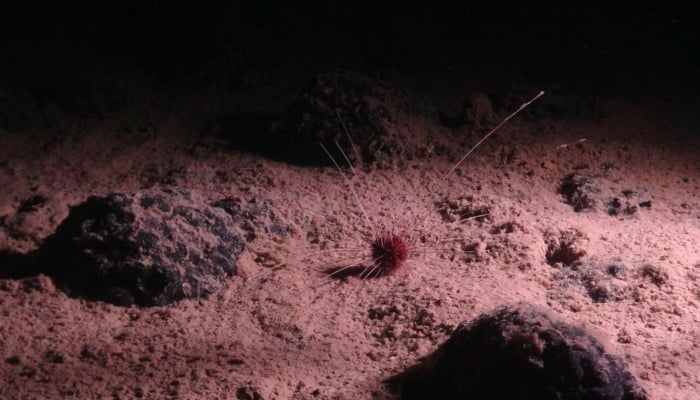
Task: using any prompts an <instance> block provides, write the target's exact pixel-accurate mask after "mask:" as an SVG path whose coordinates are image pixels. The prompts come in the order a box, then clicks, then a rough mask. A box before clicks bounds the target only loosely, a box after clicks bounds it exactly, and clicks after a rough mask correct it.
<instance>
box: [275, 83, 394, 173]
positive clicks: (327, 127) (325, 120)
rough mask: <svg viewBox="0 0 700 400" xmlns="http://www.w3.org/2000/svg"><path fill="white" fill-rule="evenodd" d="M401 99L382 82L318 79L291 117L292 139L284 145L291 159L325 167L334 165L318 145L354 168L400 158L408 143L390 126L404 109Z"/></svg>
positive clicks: (290, 134)
mask: <svg viewBox="0 0 700 400" xmlns="http://www.w3.org/2000/svg"><path fill="white" fill-rule="evenodd" d="M399 97H400V96H399V93H398V92H397V91H395V90H394V89H392V88H390V87H389V86H388V85H387V84H385V83H384V82H381V81H378V80H374V79H371V78H368V77H366V76H363V75H361V74H358V73H355V72H350V71H336V72H330V73H324V74H319V75H317V76H316V77H314V78H313V79H311V80H310V82H309V83H308V84H307V85H306V87H305V88H304V89H303V92H302V96H301V99H300V100H299V101H298V102H296V104H295V105H294V107H292V110H291V111H290V117H289V118H288V122H287V124H288V125H289V126H288V132H287V135H288V137H287V138H286V140H285V141H284V143H288V144H289V145H288V146H285V147H287V150H288V151H290V155H296V157H297V158H300V157H301V158H303V160H299V161H301V162H305V163H310V164H321V165H332V163H331V161H330V159H329V157H328V156H327V155H326V154H325V153H324V152H323V151H322V150H321V149H320V148H319V143H323V145H324V146H325V147H326V148H327V149H328V150H329V152H331V154H332V155H333V157H334V158H335V159H336V161H338V163H339V164H344V157H343V155H342V154H341V153H340V151H339V149H338V148H337V147H336V145H335V142H337V143H338V145H339V146H340V148H342V150H343V152H344V153H345V155H346V156H347V157H348V158H349V159H350V160H351V161H352V162H355V163H356V162H359V161H364V162H373V161H376V160H378V159H380V158H382V157H391V156H395V155H396V154H401V153H403V150H404V141H403V140H400V137H399V136H398V132H396V131H395V129H394V127H393V125H392V123H393V121H394V120H395V115H394V112H395V110H396V109H397V107H399V106H400V104H401V103H402V102H401V100H400V98H399ZM345 129H347V131H348V133H349V135H350V137H352V142H353V143H354V144H355V146H356V147H355V148H353V146H352V145H351V143H350V140H349V139H348V137H347V135H346V134H345ZM290 146H291V147H290ZM310 149H317V150H312V151H311V150H310ZM358 157H359V158H360V159H359V160H358Z"/></svg>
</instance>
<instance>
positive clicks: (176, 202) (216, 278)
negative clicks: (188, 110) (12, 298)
mask: <svg viewBox="0 0 700 400" xmlns="http://www.w3.org/2000/svg"><path fill="white" fill-rule="evenodd" d="M242 251H243V240H242V237H241V235H240V233H238V231H237V228H236V227H235V224H234V222H233V220H232V218H231V216H230V215H228V214H227V213H226V212H225V211H224V210H222V209H220V208H217V207H212V206H210V205H208V204H207V203H206V202H205V200H204V199H203V198H202V197H201V196H199V195H197V194H196V193H193V192H189V191H186V190H183V189H180V188H173V189H169V188H158V189H151V190H144V191H140V192H137V193H133V194H126V193H112V194H109V195H107V196H104V197H98V196H92V197H90V198H88V199H87V200H86V201H85V202H84V203H82V204H80V205H78V206H75V207H72V208H71V211H70V214H69V215H68V217H67V218H66V219H65V220H64V221H63V222H62V223H61V225H60V226H59V227H58V229H57V230H56V232H55V233H54V234H53V235H52V236H51V237H49V238H48V239H47V240H46V242H45V244H44V245H43V246H42V248H41V249H40V252H41V258H42V262H43V263H44V264H45V266H46V273H47V274H48V275H50V276H52V277H53V278H54V279H55V280H56V281H57V283H58V284H59V286H60V287H62V288H64V289H65V290H67V291H68V292H69V293H70V294H71V295H74V296H80V297H86V298H89V299H98V300H104V301H107V302H110V303H113V304H116V305H121V306H129V305H132V304H137V305H140V306H157V305H167V304H171V303H173V302H175V301H178V300H180V299H183V298H199V297H206V296H208V295H210V294H211V293H214V292H216V291H217V290H218V289H219V288H220V287H221V286H222V284H223V282H224V280H225V279H226V278H227V277H230V276H232V275H234V274H235V273H236V267H237V257H238V255H239V254H240V253H241V252H242Z"/></svg>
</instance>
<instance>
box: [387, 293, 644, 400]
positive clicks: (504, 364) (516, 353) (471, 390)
mask: <svg viewBox="0 0 700 400" xmlns="http://www.w3.org/2000/svg"><path fill="white" fill-rule="evenodd" d="M389 384H390V386H392V387H393V388H394V389H395V390H397V391H398V392H399V393H400V396H401V398H402V399H466V398H468V399H540V400H548V399H552V400H554V399H569V400H572V399H573V400H576V399H582V400H583V399H586V400H594V399H599V400H641V399H646V398H647V397H646V394H645V393H644V392H643V391H642V390H641V389H640V388H639V386H638V385H637V383H636V381H635V380H634V378H633V377H632V375H631V374H630V373H629V372H627V370H626V369H625V366H624V364H623V363H622V361H620V360H618V359H617V358H615V357H613V356H611V355H609V354H607V353H606V352H605V350H604V349H603V346H602V345H601V344H600V342H598V341H597V340H596V339H595V338H593V337H592V336H591V335H589V334H588V333H586V332H585V331H584V330H583V329H581V328H578V327H575V326H571V325H568V324H566V323H563V322H559V321H557V320H556V319H555V318H553V317H552V316H550V315H549V314H548V313H547V312H545V311H542V310H539V309H537V308H535V307H533V306H531V305H528V304H526V303H520V304H517V305H515V306H512V307H504V308H500V309H497V310H496V311H494V312H492V313H489V314H485V315H482V316H481V317H479V318H478V319H476V320H475V321H472V322H469V323H462V324H461V325H460V326H459V327H458V328H457V330H456V331H455V332H454V333H453V335H452V336H451V337H450V339H449V340H447V342H445V343H444V344H443V345H442V346H441V347H440V348H439V349H438V350H437V351H435V352H434V353H433V354H431V355H430V356H428V357H427V359H425V360H424V361H423V362H422V363H421V364H419V365H416V366H414V367H411V368H409V369H408V370H407V371H405V372H403V373H401V374H399V375H396V376H394V377H393V378H391V379H390V380H389Z"/></svg>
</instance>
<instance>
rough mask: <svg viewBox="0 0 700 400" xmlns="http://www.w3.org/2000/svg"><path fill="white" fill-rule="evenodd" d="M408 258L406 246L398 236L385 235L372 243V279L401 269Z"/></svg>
mask: <svg viewBox="0 0 700 400" xmlns="http://www.w3.org/2000/svg"><path fill="white" fill-rule="evenodd" d="M407 258H408V246H407V245H406V241H405V240H404V239H403V238H402V237H401V236H399V235H391V234H385V235H383V236H379V237H377V238H376V239H374V241H373V242H372V261H373V264H372V266H371V270H370V271H369V273H368V275H370V274H371V275H372V276H373V277H380V276H387V275H391V274H393V273H394V272H396V271H397V270H399V269H400V268H401V266H402V265H403V263H404V262H405V261H406V259H407Z"/></svg>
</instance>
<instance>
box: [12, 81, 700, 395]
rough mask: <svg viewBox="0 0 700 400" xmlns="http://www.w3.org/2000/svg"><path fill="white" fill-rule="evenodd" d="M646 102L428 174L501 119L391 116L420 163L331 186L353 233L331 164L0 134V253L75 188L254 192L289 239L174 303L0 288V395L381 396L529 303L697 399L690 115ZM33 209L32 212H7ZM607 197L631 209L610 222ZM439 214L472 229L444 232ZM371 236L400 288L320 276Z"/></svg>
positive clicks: (31, 236)
mask: <svg viewBox="0 0 700 400" xmlns="http://www.w3.org/2000/svg"><path fill="white" fill-rule="evenodd" d="M543 89H546V88H543ZM549 95H550V93H548V94H547V96H549ZM554 95H556V93H555V94H554ZM650 103H651V102H650V101H649V102H645V101H638V102H630V101H624V100H618V99H614V98H611V99H604V101H601V102H600V103H599V104H598V105H597V106H596V107H597V111H596V113H583V114H582V115H577V114H576V113H570V114H566V115H564V116H556V117H555V116H549V115H547V114H546V113H540V114H537V113H535V112H534V111H533V113H532V114H531V115H530V116H529V117H528V118H521V117H520V116H519V117H516V118H514V119H513V120H511V121H510V122H509V124H508V125H506V126H505V127H504V128H503V129H502V130H501V131H499V132H498V133H497V134H496V135H494V136H493V137H492V138H490V139H489V140H488V141H487V142H486V143H485V144H484V145H483V146H482V147H480V148H479V149H478V150H477V151H476V152H475V153H474V154H473V155H472V156H471V157H469V158H468V159H467V160H466V161H465V162H464V163H463V164H462V165H461V166H460V167H459V168H458V169H457V171H456V172H455V173H454V174H451V175H450V176H449V177H448V178H447V179H446V180H444V181H441V179H442V177H443V176H444V174H445V172H446V171H447V170H449V168H450V167H451V166H452V165H453V164H454V162H455V160H456V159H457V158H458V156H459V155H460V154H462V153H463V152H464V151H466V149H468V148H469V147H470V146H471V145H472V144H474V143H475V142H476V141H477V140H478V139H479V137H480V135H482V134H483V133H485V132H486V131H487V130H488V129H487V126H493V125H495V123H497V122H498V121H499V120H500V119H501V118H503V117H504V116H505V115H506V114H507V113H506V112H500V113H497V115H491V119H490V120H489V121H488V123H486V124H485V126H482V127H480V129H477V130H474V131H473V132H469V130H468V128H458V129H456V130H451V129H448V128H446V127H443V126H440V125H439V124H437V123H436V122H435V121H434V120H430V119H429V118H425V117H421V116H412V115H410V114H406V113H404V114H400V115H399V117H398V118H397V119H396V120H394V122H393V123H394V126H395V127H398V128H397V129H396V132H399V133H400V134H401V135H402V136H401V140H402V142H403V143H404V144H405V146H406V148H413V149H419V150H421V151H420V152H418V153H416V154H419V155H418V156H413V157H402V156H401V155H400V154H399V155H396V156H395V157H393V158H391V159H388V160H386V159H385V160H383V161H382V162H380V163H374V164H365V165H357V166H356V167H357V168H356V169H357V171H358V174H357V176H350V177H349V179H350V182H351V185H352V187H353V188H354V190H355V191H356V193H357V194H358V197H359V200H360V203H361V204H362V207H364V209H365V211H366V213H367V215H368V217H369V220H370V221H369V222H368V221H367V219H365V217H364V216H363V214H362V212H361V210H360V207H359V206H358V204H357V202H356V201H355V199H354V197H353V195H352V194H351V191H350V190H348V185H347V184H346V183H345V181H344V180H343V178H342V177H341V175H340V173H339V172H338V171H337V170H336V169H335V168H333V167H308V166H307V167H305V166H295V165H291V164H289V163H286V162H283V161H275V160H271V159H267V158H265V157H263V156H260V155H255V154H251V153H240V152H237V151H235V150H230V149H228V148H225V147H224V146H222V145H221V142H220V141H218V140H213V139H212V140H210V139H208V138H202V137H201V136H200V133H201V132H196V133H193V132H192V129H191V127H190V126H188V124H187V123H186V122H185V121H183V119H182V118H179V117H178V116H172V117H170V118H166V119H164V120H163V122H161V123H159V124H158V125H155V126H150V127H148V128H145V129H143V130H140V131H139V130H131V131H126V130H124V129H122V127H121V126H120V124H119V123H111V122H110V123H101V124H94V125H90V126H88V127H87V128H86V129H85V131H84V132H83V133H80V134H77V133H76V134H68V135H61V136H52V135H46V134H43V133H41V132H38V133H36V134H34V135H10V134H7V135H3V136H2V144H1V145H0V160H2V163H0V188H2V190H0V216H1V217H2V218H3V224H2V225H1V226H0V249H4V250H9V251H14V252H20V253H23V252H28V251H31V250H33V249H36V248H37V247H38V246H39V245H40V244H41V242H42V240H43V239H44V238H45V237H47V236H48V235H50V234H51V233H52V232H53V231H54V230H55V228H56V226H57V225H58V224H59V223H60V222H61V221H62V220H63V219H64V218H65V217H66V216H67V214H68V211H69V207H70V206H73V205H77V204H79V203H80V202H82V201H84V200H85V199H86V198H87V197H88V196H89V195H92V194H98V195H100V194H106V193H109V192H113V191H117V192H119V191H121V192H133V191H138V190H141V189H143V188H146V187H151V186H155V185H170V186H173V185H175V186H179V187H183V188H186V189H188V190H192V191H197V192H199V193H200V194H201V195H202V196H204V197H205V198H207V199H209V200H210V201H215V200H217V199H221V198H224V197H231V196H232V197H239V198H241V199H244V200H246V201H248V200H253V199H254V200H255V201H257V202H261V203H265V204H269V205H270V207H271V213H270V214H269V215H268V217H269V218H273V219H275V221H276V222H278V223H280V224H282V225H283V226H287V227H288V228H289V229H288V234H286V235H282V236H278V235H274V234H267V233H266V232H265V229H264V227H263V226H258V227H256V237H255V239H254V240H252V241H250V242H248V243H247V244H246V250H245V251H244V253H243V254H242V255H241V257H240V259H239V273H238V274H237V275H236V276H234V277H232V278H231V279H230V281H229V282H228V283H227V284H226V286H225V289H224V290H222V291H221V292H219V293H217V294H215V295H213V296H211V297H209V298H206V299H200V300H198V301H197V300H184V301H181V302H179V303H178V304H175V305H173V306H170V307H154V308H138V307H131V308H122V307H116V306H112V305H109V304H105V303H101V302H89V301H86V300H84V299H79V298H71V297H68V296H67V295H66V294H65V293H64V292H63V291H62V290H60V289H58V288H56V286H55V285H54V284H53V283H52V281H51V279H50V278H48V277H46V276H43V275H40V276H38V277H29V278H24V279H3V280H0V315H1V319H0V393H1V395H0V398H2V399H132V398H147V399H156V398H178V399H234V398H238V399H248V398H251V399H253V398H255V399H258V398H262V399H364V398H380V399H381V398H390V394H389V393H388V392H387V391H386V390H385V388H384V386H383V384H382V382H383V381H384V380H385V379H387V378H389V377H390V376H392V375H393V374H395V373H397V372H400V371H402V370H403V369H405V368H406V367H408V366H410V365H413V364H414V363H416V362H417V361H418V360H419V358H420V357H422V356H424V355H427V354H429V353H430V352H431V351H433V350H434V349H435V348H436V347H437V346H438V345H439V344H440V343H441V342H443V341H444V340H445V339H446V338H447V337H448V336H449V333H450V332H451V331H452V329H454V328H455V327H456V326H457V324H459V323H460V322H461V321H465V320H470V319H473V318H475V317H477V316H478V315H480V314H481V313H484V312H489V311H491V310H493V309H494V308H496V307H499V306H501V305H505V304H510V303H513V302H518V301H527V302H530V303H533V304H536V305H540V306H543V307H545V308H547V309H550V310H552V311H553V312H554V313H555V314H557V315H558V316H560V317H561V318H562V319H564V320H566V321H568V322H570V323H573V324H577V325H581V326H584V327H585V328H586V329H588V330H589V331H590V332H591V333H592V334H594V335H595V336H596V337H598V338H599V339H600V340H601V341H602V342H603V343H604V345H605V347H606V349H607V350H608V351H609V352H610V353H612V354H614V355H617V356H620V357H622V358H623V359H624V360H626V361H627V363H628V365H629V368H630V371H631V372H632V374H633V375H634V376H635V377H636V378H637V379H638V380H639V382H640V383H641V385H642V386H643V388H644V389H646V390H647V391H648V393H649V396H650V398H651V399H658V400H663V399H679V400H681V399H683V400H693V399H700V197H698V193H700V157H698V154H699V151H700V147H699V146H698V140H697V137H698V132H697V130H698V126H700V125H698V124H697V116H696V115H694V114H693V110H692V109H691V108H692V107H689V108H687V109H684V108H682V107H676V106H670V105H669V106H668V107H660V106H658V105H657V104H650ZM536 107H537V103H535V104H533V105H532V106H531V108H532V109H533V110H535V109H536ZM485 112H490V111H489V110H486V111H485ZM594 114H595V115H594ZM489 124H491V125H489ZM693 137H694V138H695V139H692V138H693ZM580 139H585V141H580ZM577 141H580V142H579V143H577V144H572V145H570V146H562V145H565V144H569V143H574V142H577ZM271 145H274V144H271ZM440 149H442V150H441V151H438V150H440ZM308 151H309V152H320V151H321V149H317V148H312V149H309V150H308ZM571 173H581V174H585V175H586V176H588V177H589V178H590V179H591V182H592V185H593V186H594V188H595V190H593V192H592V196H594V197H595V196H597V197H596V198H597V199H598V200H599V201H598V203H597V204H596V205H595V208H594V209H589V210H583V211H581V212H575V211H574V210H573V208H572V206H571V205H569V204H567V202H566V199H565V198H564V196H562V194H560V193H558V189H559V186H560V183H561V181H562V179H564V177H565V176H566V175H568V174H571ZM34 195H42V196H44V197H45V198H46V200H45V202H43V204H41V205H40V206H38V207H36V209H35V210H33V211H29V212H26V211H25V212H18V209H19V208H20V205H21V203H22V201H23V200H25V199H28V198H31V197H32V196H34ZM615 197H617V198H618V200H619V201H620V202H621V204H622V206H621V207H622V208H620V210H623V211H624V208H625V207H626V206H630V207H632V208H630V209H628V212H627V213H625V212H622V211H621V212H619V213H618V214H617V215H609V214H610V213H609V212H608V211H609V210H608V206H607V205H606V201H607V200H610V199H612V198H615ZM448 203H449V204H452V205H454V206H455V207H457V208H456V209H457V210H458V211H455V212H456V213H457V214H458V215H459V212H460V211H459V210H460V207H472V208H475V209H479V210H486V211H487V212H488V216H487V217H484V218H479V219H471V220H467V221H463V222H461V223H451V222H450V218H449V215H448V216H447V217H446V216H445V215H443V214H444V213H443V214H441V212H440V209H441V205H444V204H448ZM640 203H644V204H645V205H646V206H639V204H640ZM453 219H454V218H453ZM258 222H259V221H258ZM370 223H371V225H372V226H368V225H369V224H370ZM379 230H393V231H394V232H397V233H399V234H401V235H404V237H406V238H407V240H413V241H414V242H415V243H416V250H415V251H412V252H411V253H410V254H409V259H408V261H407V262H406V264H405V265H404V267H403V268H402V269H401V271H399V273H397V274H396V275H393V276H390V277H386V278H381V279H368V280H366V281H364V282H363V281H361V280H360V279H358V278H353V277H351V278H349V279H347V280H331V279H328V278H327V277H325V276H324V274H323V271H324V269H326V268H328V267H330V266H338V265H344V263H345V264H347V263H350V262H352V261H351V260H354V259H355V258H356V257H358V254H360V256H361V257H368V252H369V247H368V245H367V244H365V243H364V242H362V241H361V239H360V238H361V237H362V235H364V234H368V233H369V234H371V232H373V231H379ZM567 238H568V239H567ZM569 239H570V240H573V242H572V244H571V246H572V247H573V248H575V250H576V251H582V253H581V254H582V256H581V258H580V259H579V262H578V264H579V265H578V266H577V267H576V268H575V269H572V268H571V267H567V266H565V265H562V264H561V263H559V264H557V263H548V262H547V248H548V245H549V244H551V243H558V242H559V241H561V240H564V241H566V240H569ZM332 249H338V251H337V252H333V251H330V250H332ZM278 263H284V265H282V266H280V267H279V268H274V270H273V268H271V266H273V265H276V264H278ZM550 264H553V265H550ZM610 266H615V267H614V268H613V269H611V268H610ZM611 271H614V272H615V273H614V274H612V273H611ZM256 396H258V397H256Z"/></svg>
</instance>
